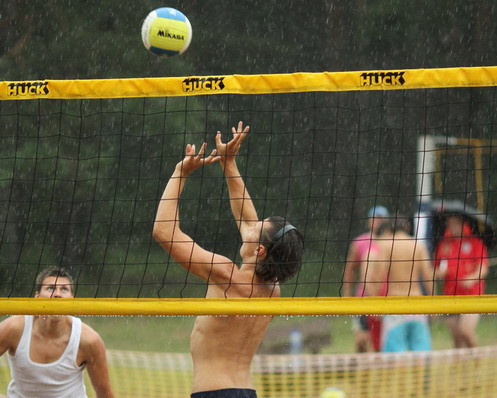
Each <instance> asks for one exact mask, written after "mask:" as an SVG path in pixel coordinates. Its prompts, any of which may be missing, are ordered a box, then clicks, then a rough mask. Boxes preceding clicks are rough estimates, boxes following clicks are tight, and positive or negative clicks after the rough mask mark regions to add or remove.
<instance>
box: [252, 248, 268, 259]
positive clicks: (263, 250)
mask: <svg viewBox="0 0 497 398" xmlns="http://www.w3.org/2000/svg"><path fill="white" fill-rule="evenodd" d="M266 254H267V249H266V246H264V245H259V246H257V249H255V251H254V255H255V256H257V257H262V258H264V257H266Z"/></svg>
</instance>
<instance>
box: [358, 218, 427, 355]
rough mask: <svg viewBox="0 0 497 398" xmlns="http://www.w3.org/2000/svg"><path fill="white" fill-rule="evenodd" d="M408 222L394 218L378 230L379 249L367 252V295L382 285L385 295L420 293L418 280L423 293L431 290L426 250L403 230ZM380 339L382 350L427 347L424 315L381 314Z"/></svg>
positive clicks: (394, 350)
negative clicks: (368, 260)
mask: <svg viewBox="0 0 497 398" xmlns="http://www.w3.org/2000/svg"><path fill="white" fill-rule="evenodd" d="M408 225H409V224H408V221H407V220H406V219H403V218H395V219H393V220H392V221H391V222H385V223H383V224H382V226H381V227H380V229H379V230H378V235H377V240H376V242H377V244H378V246H379V247H380V250H379V251H375V252H373V253H371V258H370V263H369V270H368V272H367V274H366V291H367V293H368V295H370V296H377V295H378V293H379V291H380V290H381V289H384V290H386V295H387V296H421V295H423V290H422V287H421V284H423V287H424V291H425V292H427V294H433V279H434V274H433V273H434V271H433V269H432V267H431V261H430V257H429V254H428V251H427V249H426V247H425V245H424V244H423V243H422V242H421V241H419V240H416V239H415V238H413V237H412V236H410V235H409V234H408V233H407V230H408ZM385 281H386V282H385ZM385 283H386V284H387V285H386V286H384V284H385ZM381 341H382V351H386V352H402V351H408V350H410V351H427V350H430V349H431V337H430V331H429V326H428V316H427V315H385V316H383V323H382V338H381Z"/></svg>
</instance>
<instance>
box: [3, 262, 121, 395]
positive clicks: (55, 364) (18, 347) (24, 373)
mask: <svg viewBox="0 0 497 398" xmlns="http://www.w3.org/2000/svg"><path fill="white" fill-rule="evenodd" d="M35 297H40V298H72V297H74V293H73V280H72V278H71V276H70V275H69V274H68V273H67V272H66V271H65V270H64V269H62V268H60V267H49V268H47V269H45V270H44V271H42V272H41V273H40V274H39V275H38V277H37V278H36V292H35ZM5 352H8V360H9V365H10V373H11V376H12V380H11V382H10V384H9V387H8V390H7V396H8V397H10V398H33V397H36V398H68V397H71V398H86V397H87V395H86V389H85V385H84V382H83V371H84V369H85V368H86V369H87V370H88V375H89V376H90V380H91V382H92V385H93V388H94V389H95V392H96V394H97V397H98V398H114V394H113V392H112V389H111V385H110V381H109V372H108V369H107V360H106V357H105V346H104V343H103V341H102V339H101V338H100V336H99V335H98V333H97V332H95V331H94V330H93V329H92V328H91V327H89V326H88V325H86V324H84V323H83V322H81V320H80V319H78V318H74V317H71V316H51V315H36V316H31V315H26V316H13V317H10V318H7V319H6V320H4V321H3V322H2V323H0V355H3V354H4V353H5Z"/></svg>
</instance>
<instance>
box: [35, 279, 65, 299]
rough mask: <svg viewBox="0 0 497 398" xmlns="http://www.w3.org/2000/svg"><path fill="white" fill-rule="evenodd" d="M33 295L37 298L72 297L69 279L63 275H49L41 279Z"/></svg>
mask: <svg viewBox="0 0 497 398" xmlns="http://www.w3.org/2000/svg"><path fill="white" fill-rule="evenodd" d="M35 297H37V298H38V297H39V298H73V297H74V295H73V292H72V286H71V281H70V280H69V279H68V278H65V277H61V276H59V277H56V276H49V277H47V278H45V279H44V280H43V284H42V286H41V288H40V291H39V292H36V294H35Z"/></svg>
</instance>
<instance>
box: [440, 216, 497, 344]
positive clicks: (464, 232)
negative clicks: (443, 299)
mask: <svg viewBox="0 0 497 398" xmlns="http://www.w3.org/2000/svg"><path fill="white" fill-rule="evenodd" d="M434 265H435V268H436V270H437V273H436V276H437V279H442V280H443V294H444V295H449V296H453V295H480V294H483V293H484V292H485V277H486V276H487V274H488V265H489V264H488V254H487V248H486V246H485V244H484V243H483V241H482V239H480V238H479V237H478V236H475V235H473V233H472V231H471V226H470V225H469V223H468V222H467V221H466V220H465V219H464V218H463V216H462V215H458V214H452V215H449V216H448V217H447V218H446V220H445V233H444V236H443V237H442V239H440V241H439V242H438V244H437V246H436V249H435V256H434ZM479 317H480V316H479V314H459V315H451V316H449V317H448V318H447V322H448V325H449V329H450V331H451V333H452V337H453V340H454V346H455V347H456V348H461V347H475V346H477V345H478V340H477V337H476V326H477V325H478V321H479Z"/></svg>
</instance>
